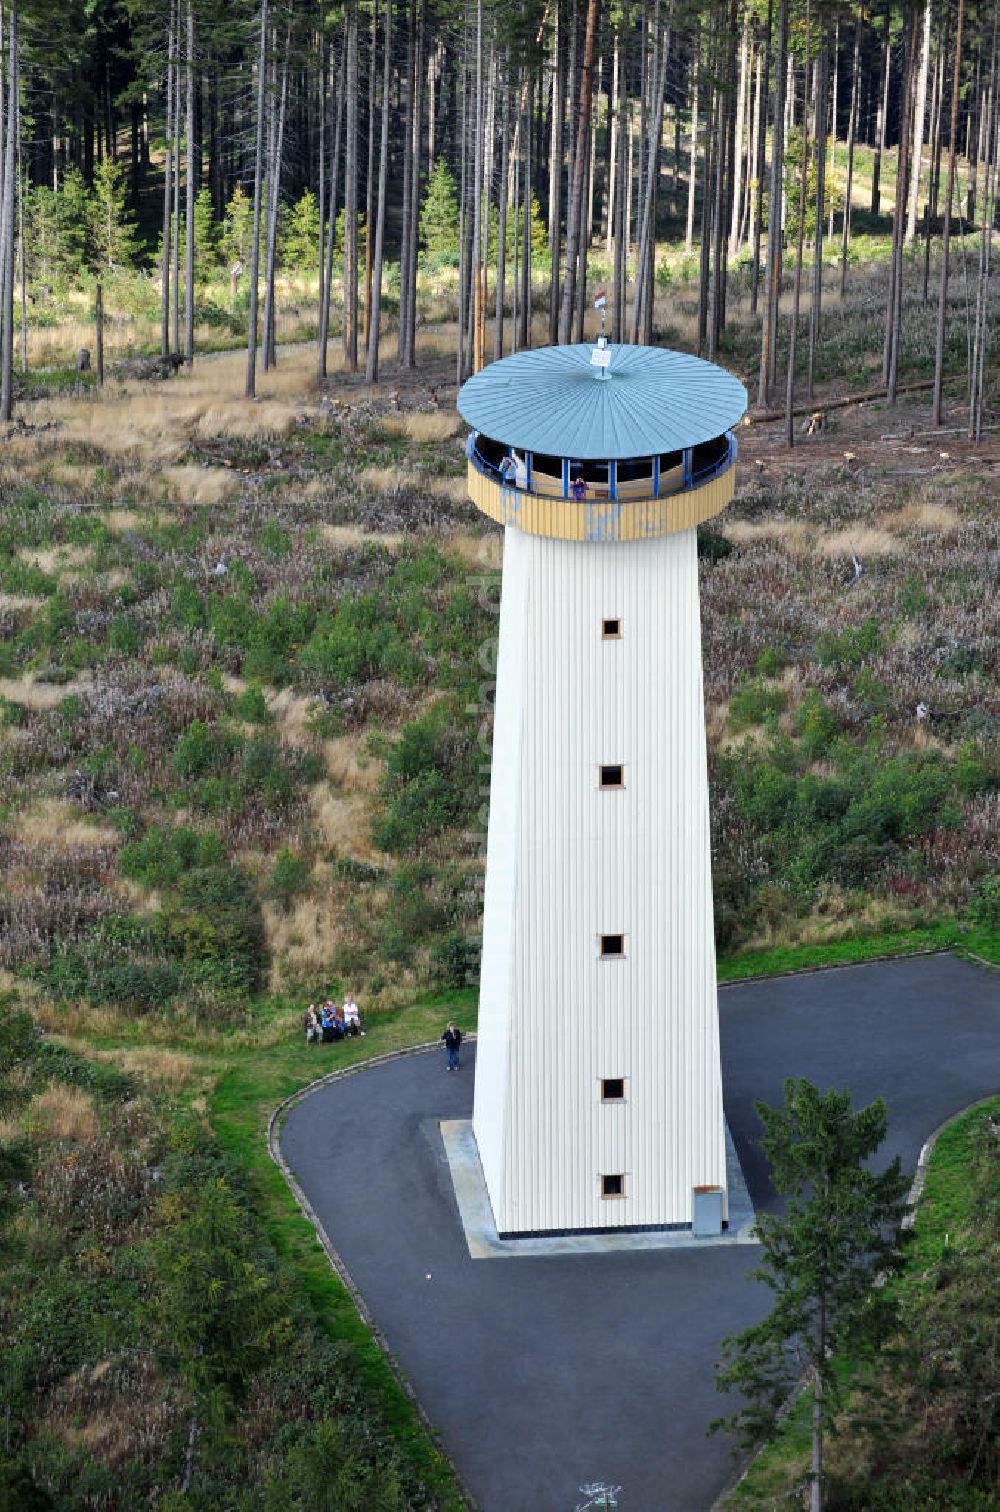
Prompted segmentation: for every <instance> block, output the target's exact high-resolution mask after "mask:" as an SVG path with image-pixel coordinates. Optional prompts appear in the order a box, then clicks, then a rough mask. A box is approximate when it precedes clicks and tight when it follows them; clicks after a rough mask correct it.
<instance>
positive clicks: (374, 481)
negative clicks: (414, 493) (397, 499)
mask: <svg viewBox="0 0 1000 1512" xmlns="http://www.w3.org/2000/svg"><path fill="white" fill-rule="evenodd" d="M358 476H359V481H360V482H362V483H364V484H365V485H366V486H367V487H368V488H370V489H372V491H373V492H374V493H383V494H398V493H399V492H400V490H401V489H403V488H406V487H407V486H411V485H412V484H413V481H414V477H413V472H412V471H411V469H409V468H406V467H366V468H365V469H364V471H363V472H362V473H360V474H359V475H358Z"/></svg>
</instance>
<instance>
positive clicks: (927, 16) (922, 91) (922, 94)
mask: <svg viewBox="0 0 1000 1512" xmlns="http://www.w3.org/2000/svg"><path fill="white" fill-rule="evenodd" d="M930 60H931V0H926V4H925V6H924V38H923V45H922V48H921V52H920V73H919V75H918V77H917V103H916V107H915V113H914V118H913V172H912V173H911V175H910V203H909V208H908V210H907V215H906V244H907V246H909V244H910V242H911V241H912V240H913V238H914V236H915V235H916V231H917V205H918V202H919V199H920V167H921V158H922V155H923V145H924V114H925V111H926V109H927V73H928V70H929V68H930Z"/></svg>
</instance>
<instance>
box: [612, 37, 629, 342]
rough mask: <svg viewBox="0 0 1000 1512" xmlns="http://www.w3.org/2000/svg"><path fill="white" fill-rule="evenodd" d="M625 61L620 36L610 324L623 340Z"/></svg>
mask: <svg viewBox="0 0 1000 1512" xmlns="http://www.w3.org/2000/svg"><path fill="white" fill-rule="evenodd" d="M625 61H626V48H625V43H624V40H623V41H622V43H621V44H620V51H619V58H618V98H617V100H616V102H615V117H616V121H617V131H616V134H615V203H614V216H613V226H614V234H613V238H612V239H613V242H614V252H615V260H614V276H613V281H614V288H613V291H612V293H613V307H614V309H613V313H614V319H613V320H612V323H611V326H612V331H613V332H614V338H615V340H616V341H624V340H625V234H626V232H625V108H626V91H625Z"/></svg>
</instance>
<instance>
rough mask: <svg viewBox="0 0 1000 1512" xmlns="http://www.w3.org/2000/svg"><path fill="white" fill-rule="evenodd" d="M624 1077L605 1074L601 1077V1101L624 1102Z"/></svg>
mask: <svg viewBox="0 0 1000 1512" xmlns="http://www.w3.org/2000/svg"><path fill="white" fill-rule="evenodd" d="M624 1101H625V1078H624V1077H623V1076H605V1077H602V1079H601V1102H624Z"/></svg>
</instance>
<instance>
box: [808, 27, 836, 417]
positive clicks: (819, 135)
mask: <svg viewBox="0 0 1000 1512" xmlns="http://www.w3.org/2000/svg"><path fill="white" fill-rule="evenodd" d="M829 59H830V55H829V52H828V50H827V41H826V33H825V32H824V33H823V37H822V41H821V42H820V49H819V74H818V81H817V85H816V241H815V250H814V252H813V270H812V302H811V304H810V308H809V370H808V375H807V378H806V397H807V398H808V400H809V403H810V404H811V403H812V400H813V380H814V375H815V370H816V348H817V346H818V345H819V322H820V314H821V305H822V300H823V216H824V207H825V193H826V179H825V170H826V82H827V74H828V70H829ZM803 103H804V102H803ZM806 115H807V112H806V110H805V109H804V108H803V111H802V134H803V138H805V135H806Z"/></svg>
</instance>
